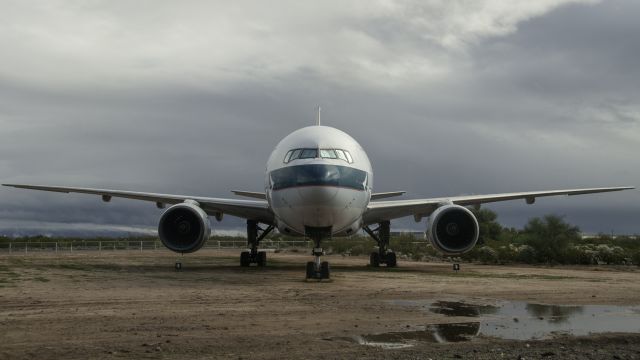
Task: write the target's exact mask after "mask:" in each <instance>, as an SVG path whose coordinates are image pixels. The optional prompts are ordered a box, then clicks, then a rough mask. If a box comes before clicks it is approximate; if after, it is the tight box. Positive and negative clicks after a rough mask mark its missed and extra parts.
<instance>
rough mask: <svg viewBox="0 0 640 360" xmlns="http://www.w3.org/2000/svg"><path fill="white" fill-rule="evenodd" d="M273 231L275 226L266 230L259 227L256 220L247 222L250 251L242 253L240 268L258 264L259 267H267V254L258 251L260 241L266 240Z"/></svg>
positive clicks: (270, 226)
mask: <svg viewBox="0 0 640 360" xmlns="http://www.w3.org/2000/svg"><path fill="white" fill-rule="evenodd" d="M272 230H273V225H269V226H268V227H267V228H266V229H263V228H261V227H260V226H258V222H257V221H255V220H247V245H248V246H249V248H250V251H243V252H242V253H240V266H250V265H251V264H257V265H258V266H266V265H267V253H266V252H264V251H258V245H259V244H260V241H261V240H262V239H264V238H265V236H267V235H268V234H269V233H270V232H271V231H272Z"/></svg>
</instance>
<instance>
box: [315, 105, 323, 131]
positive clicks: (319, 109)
mask: <svg viewBox="0 0 640 360" xmlns="http://www.w3.org/2000/svg"><path fill="white" fill-rule="evenodd" d="M317 109H318V118H317V119H316V126H320V111H321V110H322V108H320V105H318V108H317Z"/></svg>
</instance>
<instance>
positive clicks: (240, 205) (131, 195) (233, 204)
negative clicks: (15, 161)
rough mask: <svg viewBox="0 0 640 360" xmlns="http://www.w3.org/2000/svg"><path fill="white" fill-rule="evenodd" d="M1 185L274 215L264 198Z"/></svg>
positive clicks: (259, 217) (268, 218)
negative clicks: (183, 203) (243, 198)
mask: <svg viewBox="0 0 640 360" xmlns="http://www.w3.org/2000/svg"><path fill="white" fill-rule="evenodd" d="M2 185H3V186H11V187H15V188H20V189H30V190H42V191H53V192H60V193H80V194H93V195H100V196H102V200H103V201H106V202H108V201H111V198H112V197H119V198H126V199H133V200H142V201H150V202H155V203H156V206H158V207H159V208H162V207H164V205H165V204H171V205H173V204H178V203H181V202H183V201H185V200H194V201H196V202H198V204H200V207H201V208H202V210H204V211H205V212H206V213H207V214H209V215H214V216H220V215H222V214H229V215H232V216H237V217H241V218H245V219H251V220H256V221H260V222H262V223H265V224H273V222H274V215H273V212H272V211H271V209H270V208H269V204H268V203H267V202H266V201H257V200H237V199H219V198H209V197H202V196H188V195H172V194H156V193H145V192H134V191H121V190H109V189H91V188H76V187H64V186H41V185H23V184H2Z"/></svg>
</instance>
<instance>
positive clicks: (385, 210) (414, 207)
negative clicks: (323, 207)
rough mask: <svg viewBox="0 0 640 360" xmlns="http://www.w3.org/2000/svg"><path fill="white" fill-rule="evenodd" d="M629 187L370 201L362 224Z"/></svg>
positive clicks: (529, 202) (530, 202)
mask: <svg viewBox="0 0 640 360" xmlns="http://www.w3.org/2000/svg"><path fill="white" fill-rule="evenodd" d="M629 189H634V187H629V186H623V187H607V188H590V189H568V190H550V191H530V192H519V193H503V194H490V195H465V196H452V197H443V198H433V199H419V200H395V201H372V202H370V203H369V206H368V207H367V211H366V212H365V213H364V216H363V217H364V223H365V224H373V223H377V222H381V221H387V220H392V219H396V218H401V217H405V216H410V215H413V216H414V217H415V219H416V221H419V220H420V219H421V218H422V217H425V216H429V215H431V213H432V212H433V211H434V210H435V209H437V208H438V207H439V206H441V205H443V204H456V205H461V206H469V205H480V204H484V203H490V202H497V201H507V200H517V199H525V200H526V202H527V204H533V203H534V202H535V200H536V198H538V197H543V196H557V195H582V194H594V193H601V192H610V191H621V190H629Z"/></svg>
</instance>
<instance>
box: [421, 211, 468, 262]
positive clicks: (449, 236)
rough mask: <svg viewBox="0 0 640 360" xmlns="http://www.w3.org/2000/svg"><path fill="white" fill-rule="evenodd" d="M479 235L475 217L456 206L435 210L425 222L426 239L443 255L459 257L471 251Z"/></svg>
mask: <svg viewBox="0 0 640 360" xmlns="http://www.w3.org/2000/svg"><path fill="white" fill-rule="evenodd" d="M479 233H480V227H479V226H478V220H476V217H475V216H474V215H473V213H472V212H471V211H469V209H467V208H464V207H462V206H458V205H444V206H441V207H439V208H437V209H436V210H435V211H434V212H433V213H432V214H431V216H429V221H428V222H427V239H429V241H430V242H431V244H432V245H433V246H434V247H435V248H436V249H437V250H438V251H440V252H442V253H443V254H445V255H460V254H464V253H466V252H467V251H469V250H471V249H473V247H474V246H475V245H476V242H477V241H478V235H479Z"/></svg>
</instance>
